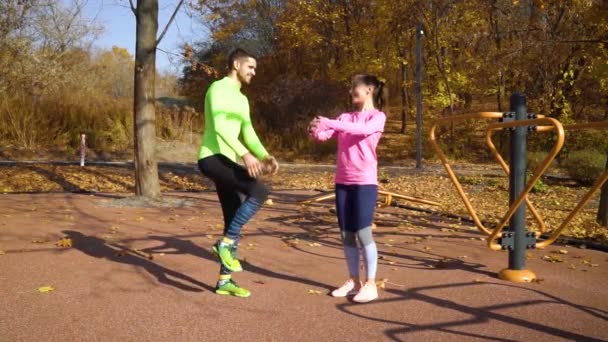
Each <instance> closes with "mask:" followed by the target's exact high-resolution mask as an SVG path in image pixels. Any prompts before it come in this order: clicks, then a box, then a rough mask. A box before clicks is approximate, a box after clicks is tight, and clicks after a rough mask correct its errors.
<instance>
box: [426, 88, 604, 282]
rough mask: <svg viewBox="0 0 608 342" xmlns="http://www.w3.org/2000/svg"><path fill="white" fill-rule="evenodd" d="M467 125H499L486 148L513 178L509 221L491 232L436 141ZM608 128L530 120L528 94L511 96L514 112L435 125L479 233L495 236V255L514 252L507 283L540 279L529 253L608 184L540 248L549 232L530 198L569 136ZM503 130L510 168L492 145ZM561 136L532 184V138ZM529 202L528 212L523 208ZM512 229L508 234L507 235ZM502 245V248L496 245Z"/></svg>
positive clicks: (462, 117)
mask: <svg viewBox="0 0 608 342" xmlns="http://www.w3.org/2000/svg"><path fill="white" fill-rule="evenodd" d="M467 119H499V120H500V122H497V123H491V124H489V125H488V126H487V128H486V131H485V132H486V141H485V142H486V145H487V146H488V147H489V148H490V150H491V152H492V154H493V155H494V157H495V158H496V160H497V161H498V162H499V164H500V165H501V167H502V169H503V170H504V171H505V173H506V174H507V176H509V209H508V211H507V213H506V214H505V215H504V216H503V218H502V219H501V220H500V222H499V223H498V224H497V225H496V226H495V227H493V228H492V229H489V228H488V227H485V226H484V225H483V223H482V222H481V220H480V219H479V217H478V216H477V213H476V212H475V209H474V208H473V206H472V205H471V202H470V201H469V199H468V197H467V195H466V194H465V192H464V190H463V188H462V186H461V184H460V182H459V181H458V178H457V177H456V175H455V174H454V172H453V170H452V168H451V166H450V165H449V162H448V160H447V158H446V157H445V154H444V153H443V151H442V150H441V149H440V148H439V145H438V144H437V141H436V137H435V130H436V128H437V126H438V125H439V124H445V123H449V122H456V121H463V120H467ZM604 128H608V122H599V123H587V124H577V125H568V126H565V127H563V126H562V124H561V123H560V122H559V121H557V120H555V119H552V118H545V117H543V116H537V115H534V114H528V113H527V108H526V98H525V96H524V95H522V94H517V93H516V94H513V95H512V96H511V112H507V113H498V112H482V113H474V114H464V115H457V116H452V117H446V118H441V119H438V120H436V121H435V123H434V124H433V125H432V127H431V130H430V141H431V146H432V147H433V148H434V149H435V152H436V153H437V155H438V156H439V159H440V160H441V163H442V164H443V166H444V168H445V169H446V171H447V173H448V175H449V177H450V179H451V181H452V183H454V185H455V187H456V190H457V191H458V194H459V195H460V197H461V199H462V200H463V202H464V204H465V207H466V209H467V211H468V212H469V214H470V215H471V217H472V218H473V221H474V222H475V225H476V226H477V228H478V229H479V230H480V231H482V232H483V233H485V234H487V235H489V238H488V247H489V248H491V249H493V250H501V249H506V250H508V251H509V266H508V268H506V269H503V270H502V271H500V273H499V277H500V278H501V279H505V280H510V281H514V282H529V281H532V280H534V279H535V278H536V276H535V274H534V273H533V272H531V271H530V270H527V269H526V268H525V260H526V249H530V248H544V247H546V246H548V245H550V244H552V243H553V242H555V241H556V240H557V238H558V237H559V235H560V234H561V233H562V232H563V230H564V229H565V228H566V226H567V225H568V223H570V221H571V220H572V218H574V216H575V215H576V214H577V213H578V212H579V211H580V210H582V208H583V207H584V206H585V204H586V203H587V202H588V201H589V200H590V199H591V197H592V196H593V194H594V193H595V192H596V191H597V190H598V189H600V188H601V187H602V185H603V184H604V183H605V182H606V181H608V171H605V172H604V173H603V174H602V175H601V176H600V177H599V178H598V179H597V180H596V182H595V184H594V185H593V186H592V187H591V189H590V190H589V191H588V192H587V193H586V194H585V195H584V196H583V197H582V198H581V200H580V201H579V203H578V204H577V205H576V206H575V207H574V209H572V211H571V212H570V213H569V214H568V216H567V217H566V218H565V219H564V221H563V222H562V224H561V225H560V226H559V227H558V228H557V229H556V230H555V231H553V232H552V234H551V235H550V236H549V237H548V238H547V239H546V240H544V241H541V242H537V239H538V238H539V237H540V233H543V232H545V231H546V230H547V227H546V225H545V223H544V221H543V219H542V217H541V216H540V214H539V213H538V211H537V210H536V208H534V206H533V205H532V203H531V202H530V201H529V200H528V198H527V195H528V193H529V192H530V191H531V190H532V188H533V187H534V184H535V183H536V181H538V179H539V178H540V177H541V176H542V175H543V173H544V172H545V171H546V170H547V168H548V167H549V164H550V163H551V162H552V161H553V159H555V157H556V156H557V154H558V153H559V151H560V150H561V148H562V146H563V144H564V140H565V133H564V130H575V129H604ZM500 129H509V131H510V161H511V163H510V165H507V164H506V162H505V161H504V159H503V158H502V156H501V155H500V153H499V152H498V150H497V149H496V147H495V146H494V144H493V143H492V133H493V132H494V131H497V130H500ZM532 131H538V132H555V133H556V135H557V137H556V141H555V144H554V146H553V148H552V149H551V151H550V152H549V154H548V155H547V157H546V158H545V159H544V160H543V162H542V163H541V164H540V165H539V166H538V167H537V168H536V170H534V173H533V175H532V177H531V178H530V180H529V181H528V182H527V183H526V174H527V172H526V171H527V164H526V163H527V136H528V132H532ZM524 202H525V204H526V206H523V205H522V204H523V203H524ZM526 207H528V208H529V209H530V211H531V213H532V215H533V216H534V218H535V220H536V221H537V222H538V224H539V233H534V232H529V231H527V230H526ZM505 228H506V229H505ZM496 241H498V243H497V242H496Z"/></svg>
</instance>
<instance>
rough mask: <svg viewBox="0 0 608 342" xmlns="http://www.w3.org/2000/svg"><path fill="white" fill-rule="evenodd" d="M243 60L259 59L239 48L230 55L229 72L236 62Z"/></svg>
mask: <svg viewBox="0 0 608 342" xmlns="http://www.w3.org/2000/svg"><path fill="white" fill-rule="evenodd" d="M242 58H253V59H257V58H255V56H254V55H253V54H251V53H249V52H247V51H245V50H243V49H241V48H237V49H236V50H234V51H232V52H231V53H230V55H228V70H232V66H233V65H234V61H236V60H238V59H242Z"/></svg>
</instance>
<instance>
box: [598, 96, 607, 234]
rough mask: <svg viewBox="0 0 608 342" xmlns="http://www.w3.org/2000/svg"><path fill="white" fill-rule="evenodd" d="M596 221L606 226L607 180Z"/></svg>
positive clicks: (605, 115) (605, 116)
mask: <svg viewBox="0 0 608 342" xmlns="http://www.w3.org/2000/svg"><path fill="white" fill-rule="evenodd" d="M606 102H608V101H606ZM604 119H608V110H606V112H605V114H604ZM606 170H608V151H606ZM597 223H599V224H600V225H602V226H604V227H608V182H606V183H604V186H602V192H601V194H600V205H599V208H598V210H597Z"/></svg>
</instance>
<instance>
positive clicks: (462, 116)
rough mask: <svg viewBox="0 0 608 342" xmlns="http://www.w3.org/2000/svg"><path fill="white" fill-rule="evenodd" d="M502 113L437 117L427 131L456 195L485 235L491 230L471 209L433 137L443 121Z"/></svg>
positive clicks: (492, 115) (495, 117)
mask: <svg viewBox="0 0 608 342" xmlns="http://www.w3.org/2000/svg"><path fill="white" fill-rule="evenodd" d="M502 115H503V113H500V112H481V113H472V114H462V115H455V116H449V117H444V118H439V119H437V120H435V122H434V123H433V125H432V126H431V130H430V133H429V135H430V139H429V140H430V142H431V146H432V147H433V149H434V150H435V153H437V156H438V157H439V160H441V164H443V167H444V168H445V170H446V172H447V173H448V176H449V177H450V180H452V183H454V186H455V187H456V191H457V192H458V195H460V198H461V199H462V201H463V202H464V206H465V207H466V209H467V211H468V212H469V215H471V218H472V219H473V222H475V226H477V229H479V231H481V232H482V233H484V234H486V235H490V234H491V233H492V231H491V230H490V229H488V228H486V227H485V226H484V225H483V223H481V220H480V219H479V217H478V216H477V212H476V211H475V209H473V206H472V205H471V202H470V201H469V198H468V197H467V195H466V194H465V192H464V190H463V188H462V185H461V184H460V182H459V181H458V178H457V177H456V174H455V173H454V171H453V170H452V167H451V166H450V164H449V162H448V159H447V158H446V156H445V154H444V153H443V151H442V150H441V148H440V147H439V145H438V144H437V138H436V137H435V130H436V129H437V126H438V125H439V124H443V123H447V122H457V121H464V120H469V119H500V118H502Z"/></svg>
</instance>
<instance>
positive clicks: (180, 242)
mask: <svg viewBox="0 0 608 342" xmlns="http://www.w3.org/2000/svg"><path fill="white" fill-rule="evenodd" d="M148 239H151V240H157V241H160V242H162V245H159V246H156V247H151V248H146V249H143V250H142V251H143V252H146V253H160V252H162V253H165V254H190V255H194V256H197V257H199V258H203V259H206V260H209V261H214V262H217V257H216V256H215V254H214V253H213V252H211V251H210V250H207V249H205V248H202V247H200V246H197V245H196V244H194V243H193V242H192V241H190V240H184V239H179V238H176V237H173V236H149V237H148ZM241 264H242V266H243V269H244V270H246V271H248V272H252V273H255V274H258V275H260V276H264V277H268V278H275V279H281V280H286V281H291V282H296V283H300V284H305V285H309V286H315V287H319V288H324V289H327V290H332V289H334V287H333V286H330V285H327V284H323V283H320V282H318V281H315V280H311V279H305V278H301V277H298V276H294V275H289V274H284V273H280V272H276V271H273V270H269V269H266V268H263V267H260V266H256V265H255V264H253V263H251V262H249V261H242V262H241ZM218 268H219V267H218Z"/></svg>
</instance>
